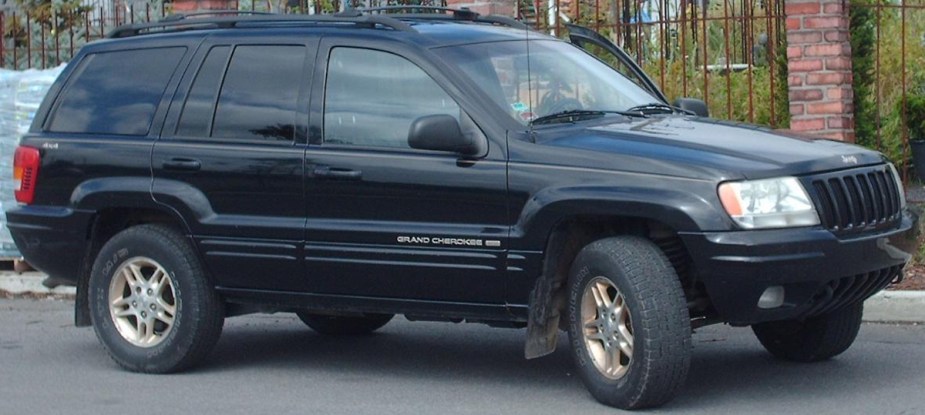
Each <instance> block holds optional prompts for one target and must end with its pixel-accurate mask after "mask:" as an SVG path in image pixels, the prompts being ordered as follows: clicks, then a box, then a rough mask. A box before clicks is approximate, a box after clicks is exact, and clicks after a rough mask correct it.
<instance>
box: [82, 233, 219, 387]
mask: <svg viewBox="0 0 925 415" xmlns="http://www.w3.org/2000/svg"><path fill="white" fill-rule="evenodd" d="M89 300H90V314H91V319H92V322H93V328H94V330H95V332H96V335H97V337H98V338H99V339H100V342H101V343H102V344H103V346H104V347H105V348H106V350H107V351H108V352H109V354H110V355H111V356H112V358H113V359H114V360H115V361H116V362H117V363H118V364H119V365H121V366H122V367H124V368H125V369H128V370H131V371H135V372H149V373H167V372H176V371H180V370H183V369H185V368H188V367H190V366H192V365H194V364H196V363H198V362H200V361H201V360H202V359H203V358H204V357H205V356H206V354H208V352H209V351H210V350H211V349H212V347H213V346H214V345H215V343H216V342H217V341H218V338H219V336H220V334H221V332H222V325H223V323H224V311H223V304H222V302H221V300H220V299H219V298H218V297H217V295H216V294H215V292H214V291H213V289H212V286H211V284H209V282H208V281H207V279H206V278H205V275H204V274H203V272H202V268H201V266H200V264H199V261H198V259H197V258H196V255H195V253H194V252H193V250H192V248H191V247H190V246H189V244H188V243H187V242H186V240H185V239H184V238H183V236H182V235H180V234H179V233H177V232H176V231H173V230H172V229H170V228H167V227H164V226H160V225H140V226H135V227H132V228H129V229H126V230H124V231H122V232H120V233H118V234H117V235H116V236H114V237H112V239H110V240H109V241H108V242H106V244H105V245H104V246H103V248H102V249H101V250H100V253H99V255H98V256H97V258H96V261H95V262H94V264H93V270H92V273H91V275H90V284H89Z"/></svg>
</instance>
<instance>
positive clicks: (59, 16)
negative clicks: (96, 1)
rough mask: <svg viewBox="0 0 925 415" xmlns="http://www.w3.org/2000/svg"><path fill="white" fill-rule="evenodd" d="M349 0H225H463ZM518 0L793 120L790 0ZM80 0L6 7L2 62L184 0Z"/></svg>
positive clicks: (783, 122) (316, 1) (527, 9)
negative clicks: (106, 2) (88, 0)
mask: <svg viewBox="0 0 925 415" xmlns="http://www.w3.org/2000/svg"><path fill="white" fill-rule="evenodd" d="M72 1H76V0H72ZM349 1H350V3H345V2H342V1H341V0H296V1H278V2H274V1H254V0H238V1H236V2H228V3H227V4H229V5H231V6H232V7H236V8H238V9H242V10H257V11H274V12H283V13H323V12H333V11H338V10H343V9H344V8H347V7H370V6H372V7H377V6H386V5H396V4H407V3H412V4H425V5H446V4H447V3H449V6H450V7H453V6H454V4H458V1H460V0H456V1H454V0H451V1H449V2H447V1H446V0H349ZM517 1H519V3H515V2H514V0H512V1H511V3H510V6H511V7H510V13H511V14H513V15H516V16H517V17H519V18H521V19H523V20H524V21H526V22H528V23H530V24H532V25H533V26H535V27H536V28H537V29H538V30H542V31H545V32H548V33H551V34H553V35H557V36H565V35H566V31H565V25H564V24H565V23H570V22H571V23H578V24H582V25H585V26H588V27H591V28H593V29H595V30H596V31H598V32H599V33H602V34H604V35H605V36H607V37H609V38H610V39H612V40H613V41H615V42H616V43H617V44H618V45H620V46H621V47H623V48H624V49H625V50H626V51H627V52H628V53H629V54H630V55H631V56H633V57H634V58H635V59H636V60H637V61H638V62H639V63H640V65H641V66H643V68H644V69H646V71H647V72H648V73H649V74H650V75H651V76H652V77H653V79H654V80H655V81H656V82H657V83H658V84H659V85H660V87H661V88H662V89H663V91H664V92H665V94H666V95H667V96H668V97H669V98H670V99H674V98H679V97H695V98H701V99H703V100H704V101H706V102H707V104H708V106H709V107H710V110H711V113H712V114H713V115H714V116H715V117H718V118H726V119H732V120H739V121H746V122H753V123H759V124H766V125H770V126H772V127H780V128H783V127H786V126H787V125H788V118H789V111H788V105H787V93H786V88H787V85H786V61H785V59H786V53H785V52H784V51H785V50H786V48H785V44H784V39H785V38H786V36H785V33H784V27H783V25H784V23H783V22H784V17H783V10H782V9H783V1H774V0H739V1H716V0H517ZM49 4H51V3H49ZM56 4H58V3H56ZM69 4H71V6H68V5H69ZM81 4H82V3H72V2H67V1H65V2H63V3H60V4H59V6H55V7H48V8H43V9H32V10H20V11H6V12H0V27H2V28H3V31H2V33H0V66H2V67H3V68H8V69H17V70H21V69H27V68H47V67H54V66H57V65H59V64H60V63H62V62H66V61H67V60H69V59H70V58H71V57H72V56H73V55H74V53H75V52H76V50H77V49H78V48H79V47H80V46H81V45H83V44H84V43H86V42H89V41H93V40H96V39H99V38H102V37H103V36H104V35H105V34H106V33H107V32H108V31H109V30H111V29H112V28H114V27H116V26H118V25H121V24H126V23H135V22H146V21H152V20H158V19H160V18H162V17H163V16H165V15H167V14H170V13H172V11H173V8H175V7H179V5H180V3H169V4H166V5H165V3H162V2H149V3H121V2H118V3H115V4H116V6H108V7H102V6H100V5H95V6H83V5H81Z"/></svg>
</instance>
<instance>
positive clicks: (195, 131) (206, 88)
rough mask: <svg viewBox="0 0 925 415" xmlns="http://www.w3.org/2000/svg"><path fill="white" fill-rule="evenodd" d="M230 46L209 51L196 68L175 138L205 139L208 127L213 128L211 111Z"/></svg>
mask: <svg viewBox="0 0 925 415" xmlns="http://www.w3.org/2000/svg"><path fill="white" fill-rule="evenodd" d="M229 53H231V47H229V46H216V47H214V48H212V50H210V51H209V55H208V56H206V60H205V61H204V62H203V63H202V66H201V67H200V68H199V73H197V74H196V79H195V80H194V81H193V86H192V87H190V91H189V95H187V97H186V103H184V104H183V113H182V114H181V115H180V123H179V124H178V125H177V135H181V136H191V137H208V136H209V135H210V131H209V129H210V128H209V127H211V126H212V115H213V113H214V112H213V111H212V109H213V108H215V97H216V96H218V88H219V87H220V86H221V84H222V76H223V75H225V64H227V63H228V54H229Z"/></svg>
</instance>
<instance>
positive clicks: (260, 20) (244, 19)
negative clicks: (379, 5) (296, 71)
mask: <svg viewBox="0 0 925 415" xmlns="http://www.w3.org/2000/svg"><path fill="white" fill-rule="evenodd" d="M199 15H219V17H211V18H201V17H195V18H187V17H188V16H199ZM319 23H320V24H325V23H334V24H354V25H357V26H364V27H368V28H375V27H376V26H383V27H387V28H390V29H392V30H398V31H403V32H414V31H415V30H414V29H413V28H412V27H411V25H409V24H407V23H405V22H402V21H400V20H398V19H394V18H392V17H389V16H385V15H378V14H377V15H363V14H361V13H358V12H354V11H350V12H347V13H338V14H314V15H300V14H263V13H253V12H238V11H236V10H230V11H228V12H227V13H223V11H211V12H204V13H193V14H191V15H172V16H169V17H168V18H165V19H163V20H160V21H158V22H152V23H135V24H129V25H124V26H120V27H117V28H115V29H113V30H112V31H111V32H109V34H107V35H106V37H107V38H111V39H112V38H124V37H132V36H139V35H144V34H149V33H162V32H169V31H185V30H207V29H233V28H239V27H253V26H255V25H278V24H319Z"/></svg>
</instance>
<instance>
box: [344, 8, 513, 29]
mask: <svg viewBox="0 0 925 415" xmlns="http://www.w3.org/2000/svg"><path fill="white" fill-rule="evenodd" d="M357 10H359V11H361V12H363V13H377V14H379V15H383V14H385V15H389V14H394V15H395V16H394V17H395V18H397V19H402V18H410V19H421V20H464V21H470V22H477V23H490V24H496V25H500V26H507V27H511V28H514V29H525V30H526V29H529V26H527V25H525V24H523V23H522V22H520V21H518V20H515V19H513V18H511V17H508V16H498V15H488V16H482V15H481V14H479V13H476V12H474V11H472V10H469V9H468V8H465V7H463V8H461V9H453V8H449V7H439V6H413V5H406V6H383V7H370V8H361V9H357ZM395 12H409V13H395ZM445 12H451V13H452V14H450V15H447V14H445Z"/></svg>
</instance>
